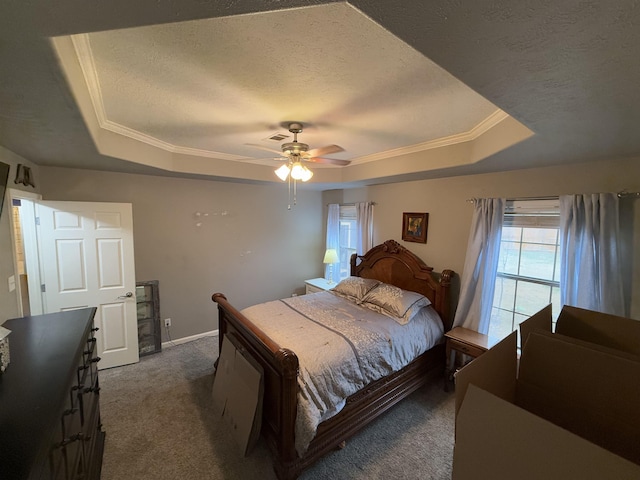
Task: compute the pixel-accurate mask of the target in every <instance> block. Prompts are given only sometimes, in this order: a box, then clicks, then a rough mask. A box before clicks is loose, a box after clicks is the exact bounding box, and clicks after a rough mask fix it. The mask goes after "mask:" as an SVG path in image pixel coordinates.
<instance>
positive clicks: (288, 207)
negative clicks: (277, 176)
mask: <svg viewBox="0 0 640 480" xmlns="http://www.w3.org/2000/svg"><path fill="white" fill-rule="evenodd" d="M287 180H288V181H289V182H288V183H289V198H288V201H289V205H287V210H291V175H289V178H287Z"/></svg>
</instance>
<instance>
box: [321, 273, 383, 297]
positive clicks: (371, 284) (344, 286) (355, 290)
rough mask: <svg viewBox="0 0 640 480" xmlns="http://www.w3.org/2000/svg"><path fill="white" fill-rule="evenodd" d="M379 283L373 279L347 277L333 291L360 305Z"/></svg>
mask: <svg viewBox="0 0 640 480" xmlns="http://www.w3.org/2000/svg"><path fill="white" fill-rule="evenodd" d="M379 283H380V281H379V280H374V279H372V278H362V277H347V278H345V279H344V280H342V281H341V282H340V283H338V284H337V285H336V286H335V287H333V288H332V289H331V291H332V292H333V293H335V294H336V295H339V296H341V297H344V298H348V299H349V300H352V301H354V302H358V303H359V302H360V301H361V300H362V299H363V298H364V296H365V295H366V294H367V293H369V291H370V290H371V289H372V288H375V287H376V286H377V285H378V284H379Z"/></svg>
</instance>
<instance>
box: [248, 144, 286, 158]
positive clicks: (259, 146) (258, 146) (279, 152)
mask: <svg viewBox="0 0 640 480" xmlns="http://www.w3.org/2000/svg"><path fill="white" fill-rule="evenodd" d="M245 145H247V146H248V147H253V148H259V149H260V150H266V151H267V152H271V153H277V154H278V155H282V150H274V149H273V148H269V147H263V146H262V145H256V144H255V143H245Z"/></svg>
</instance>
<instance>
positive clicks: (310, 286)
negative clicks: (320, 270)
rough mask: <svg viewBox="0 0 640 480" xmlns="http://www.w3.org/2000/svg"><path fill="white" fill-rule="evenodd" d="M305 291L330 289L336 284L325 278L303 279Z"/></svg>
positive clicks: (313, 291) (314, 291) (312, 291)
mask: <svg viewBox="0 0 640 480" xmlns="http://www.w3.org/2000/svg"><path fill="white" fill-rule="evenodd" d="M304 286H305V289H306V291H305V293H316V292H323V291H325V290H330V289H332V288H333V287H335V286H336V282H331V283H329V282H328V281H327V279H326V278H312V279H311V280H305V281H304Z"/></svg>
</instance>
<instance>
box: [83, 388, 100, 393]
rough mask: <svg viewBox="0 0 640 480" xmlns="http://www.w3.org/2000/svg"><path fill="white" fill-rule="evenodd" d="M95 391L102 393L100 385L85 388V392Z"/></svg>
mask: <svg viewBox="0 0 640 480" xmlns="http://www.w3.org/2000/svg"><path fill="white" fill-rule="evenodd" d="M89 392H95V393H100V387H87V388H85V389H84V393H89Z"/></svg>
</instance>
